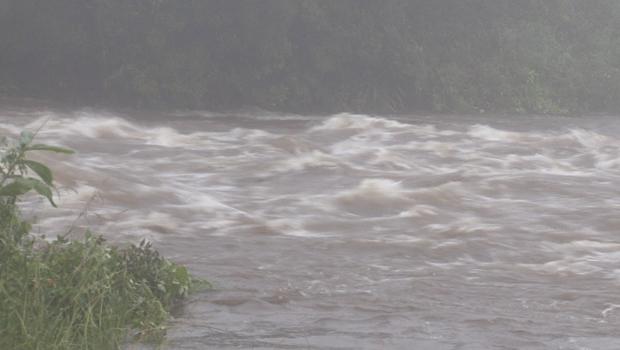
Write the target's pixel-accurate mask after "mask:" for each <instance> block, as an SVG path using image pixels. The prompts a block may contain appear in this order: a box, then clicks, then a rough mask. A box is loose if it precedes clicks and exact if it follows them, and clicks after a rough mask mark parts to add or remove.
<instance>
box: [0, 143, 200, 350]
mask: <svg viewBox="0 0 620 350" xmlns="http://www.w3.org/2000/svg"><path fill="white" fill-rule="evenodd" d="M34 136H35V134H34V133H30V132H23V133H22V134H21V136H20V140H19V141H15V142H12V143H9V142H8V141H7V140H6V139H3V140H2V145H1V147H2V148H1V153H0V154H1V158H0V176H1V179H0V315H1V317H0V349H7V350H8V349H16V350H17V349H20V350H21V349H24V350H30V349H37V350H39V349H41V350H44V349H45V350H47V349H63V350H64V349H97V350H100V349H118V348H120V347H121V346H122V344H123V343H125V342H126V341H127V340H128V337H129V336H130V335H134V336H135V337H137V339H139V340H140V341H153V340H155V341H157V340H161V339H162V338H163V336H164V335H165V330H166V320H167V319H168V318H169V313H168V310H169V309H170V308H171V307H172V305H173V304H174V302H175V301H177V300H179V299H182V298H184V297H186V296H187V295H188V293H189V291H190V288H191V287H192V285H203V286H207V287H210V285H209V284H208V282H205V281H200V280H196V279H194V278H192V277H191V276H190V275H189V273H188V271H187V269H186V268H185V267H183V266H180V265H178V264H175V263H173V262H170V261H169V260H167V259H165V258H164V257H163V256H161V254H160V253H159V252H157V251H156V250H154V249H153V248H152V246H151V244H150V243H147V242H145V241H144V240H143V241H142V242H141V243H140V244H139V245H131V246H130V247H128V248H124V249H121V248H119V247H115V246H108V245H106V244H105V240H104V239H103V238H102V237H100V236H99V237H97V236H95V235H93V234H92V233H91V232H90V231H87V232H86V234H85V237H84V239H83V240H81V241H78V240H75V239H71V240H70V239H67V238H65V237H60V236H59V237H58V238H57V239H56V240H55V241H53V242H51V243H48V242H47V241H45V240H44V239H42V240H37V239H36V238H35V237H33V236H32V235H30V233H29V232H30V229H31V225H30V224H29V223H28V222H26V221H24V220H23V219H22V218H21V215H20V212H19V208H18V206H17V202H18V201H19V197H20V196H22V195H24V194H26V193H28V192H30V191H33V190H34V191H36V192H37V193H39V194H40V195H42V196H44V197H45V198H47V199H48V201H49V202H50V204H51V205H53V206H56V204H55V203H54V201H53V198H52V189H53V188H54V187H53V177H52V173H51V171H50V169H49V168H48V167H47V166H45V165H44V164H41V163H39V162H34V161H31V160H28V159H26V153H27V152H29V151H52V152H60V153H73V151H71V150H68V149H64V148H60V147H54V146H47V145H31V143H32V141H33V139H34ZM29 172H33V173H35V174H36V175H37V177H30V176H28V174H29ZM43 238H45V237H43Z"/></svg>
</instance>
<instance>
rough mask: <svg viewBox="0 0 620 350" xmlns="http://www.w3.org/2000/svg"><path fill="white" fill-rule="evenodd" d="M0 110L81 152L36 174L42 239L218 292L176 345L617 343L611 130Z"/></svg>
mask: <svg viewBox="0 0 620 350" xmlns="http://www.w3.org/2000/svg"><path fill="white" fill-rule="evenodd" d="M3 113H4V115H3V116H0V130H2V132H3V133H6V134H16V133H18V132H19V130H21V129H22V128H29V129H36V128H38V127H39V126H40V125H42V124H45V126H44V127H43V129H41V131H40V132H39V135H38V136H37V137H38V138H39V139H40V141H41V142H43V143H47V142H50V143H54V144H60V145H63V146H66V147H70V148H73V149H75V150H77V151H78V154H77V155H75V156H70V157H69V156H55V158H53V159H46V161H47V162H51V164H52V165H53V170H54V172H55V173H56V176H57V179H58V183H59V185H60V197H61V198H60V200H59V201H58V203H59V206H60V207H61V209H60V210H51V209H44V212H43V214H42V215H40V216H39V218H38V226H37V227H38V229H39V230H40V231H41V232H42V233H46V234H47V235H48V236H50V237H53V236H54V234H52V233H63V232H66V231H68V230H71V229H73V230H75V231H79V229H80V228H82V229H83V228H85V227H87V226H89V227H93V226H95V227H94V229H95V230H96V231H98V232H101V233H103V234H104V235H106V236H107V237H108V239H111V240H116V241H127V240H130V241H131V240H139V239H141V238H144V237H147V238H149V239H150V240H153V241H155V242H156V244H159V245H160V246H162V247H163V249H164V250H165V251H167V252H168V254H170V255H172V256H177V257H178V258H180V259H184V260H186V262H187V263H189V264H190V265H192V266H193V267H194V268H196V269H197V270H198V271H200V273H204V274H205V275H206V276H205V277H213V278H215V279H216V280H220V281H221V282H222V283H223V284H225V285H227V286H228V287H230V290H227V291H224V292H221V294H218V295H217V296H216V297H215V299H216V300H215V301H213V300H209V301H198V304H197V305H198V306H196V308H195V314H194V315H190V316H188V317H187V318H186V319H185V321H186V322H188V323H189V324H190V325H191V326H189V327H188V329H189V331H188V332H189V333H188V334H189V335H188V336H187V337H189V338H191V337H199V338H200V337H202V336H205V337H206V335H205V334H207V333H208V334H209V336H210V337H213V336H215V335H214V334H217V335H218V336H219V337H222V338H221V339H222V340H221V342H222V343H221V344H220V345H222V346H220V347H219V348H225V346H224V345H223V344H224V343H226V340H225V339H226V336H225V335H223V334H220V333H218V331H215V330H211V331H205V328H204V327H200V326H199V325H200V323H201V322H205V321H204V320H207V319H208V320H209V321H208V322H213V325H214V327H215V328H216V329H217V327H219V326H221V327H222V328H229V327H230V328H229V329H236V331H233V332H236V333H235V335H230V336H229V338H228V340H230V337H233V338H234V337H235V336H240V335H250V336H252V337H255V338H257V339H261V341H267V342H268V343H269V342H275V341H282V342H283V343H286V344H289V345H290V346H291V348H295V347H294V346H296V345H295V344H297V343H295V341H292V340H290V339H301V338H304V337H305V339H307V340H308V342H309V343H311V344H312V343H313V342H314V344H315V345H313V346H315V347H313V348H321V349H323V348H324V349H328V348H329V349H333V348H339V349H340V348H343V349H344V348H347V346H349V347H348V348H368V349H385V348H398V347H399V346H404V345H411V344H423V345H424V346H426V348H429V349H448V348H450V349H452V348H458V344H490V343H492V344H495V345H497V346H504V347H508V348H532V349H549V348H576V347H571V346H573V345H574V344H581V345H580V346H593V347H594V348H597V349H604V348H611V347H607V346H608V345H609V344H610V343H611V341H610V340H609V339H608V338H607V337H611V338H613V339H616V338H615V337H616V335H615V334H616V331H615V329H616V328H617V323H618V322H620V321H619V320H620V318H619V317H617V315H618V312H617V311H614V310H613V308H612V309H610V308H609V307H610V306H609V305H616V304H617V303H618V300H617V291H616V289H617V283H619V282H620V280H619V279H618V271H620V270H619V269H618V267H617V261H618V252H617V251H618V247H619V246H620V238H619V237H620V236H619V235H618V228H619V227H620V221H619V219H618V213H617V210H618V208H619V207H620V200H619V198H620V186H618V185H619V183H620V173H619V172H618V170H619V168H620V161H619V160H618V159H620V158H619V156H620V139H619V138H618V136H619V135H620V130H619V128H618V126H616V124H617V123H616V119H615V118H614V117H606V116H597V117H589V118H563V117H531V118H523V117H521V118H520V119H514V118H513V119H502V118H501V117H483V116H480V117H476V116H471V117H455V116H433V117H432V118H430V117H425V116H409V117H408V116H399V117H390V118H388V117H380V116H365V115H352V114H339V115H334V116H327V117H302V116H288V117H287V116H281V115H272V116H270V115H268V114H267V115H261V116H260V118H256V119H253V118H251V116H248V115H241V116H235V115H228V116H223V115H211V114H205V113H203V114H197V115H196V114H194V115H192V116H191V117H189V116H186V115H183V116H180V115H176V116H168V117H167V118H162V117H161V116H159V117H157V118H149V117H148V115H147V116H145V115H144V114H140V115H121V114H115V113H112V112H104V111H94V110H80V111H72V112H62V113H61V112H57V111H53V110H49V111H41V110H32V111H31V112H30V113H21V114H20V115H19V117H16V115H15V113H17V112H11V111H4V112H3ZM88 203H90V204H88ZM35 205H36V206H39V208H40V207H41V206H42V204H39V203H34V202H33V203H26V207H28V206H30V207H32V206H35ZM87 206H88V207H87ZM86 208H87V209H88V210H86ZM39 210H40V209H39ZM37 211H38V210H37ZM82 212H84V215H82V216H80V217H79V219H78V216H79V214H80V213H82ZM49 230H52V231H54V232H52V233H50V232H48V231H49ZM43 231H45V232H43ZM605 310H607V311H605ZM214 312H217V313H219V314H221V315H225V316H222V317H221V318H220V320H214V319H213V318H212V317H211V316H209V315H210V314H211V313H214ZM216 318H217V317H216ZM197 319H198V320H197ZM241 319H249V321H248V323H246V324H245V326H235V327H232V325H233V324H235V323H236V322H239V321H240V320H241ZM201 320H202V321H201ZM260 320H264V322H266V323H261V322H263V321H260ZM526 320H531V321H532V323H531V324H529V323H528V322H529V321H526ZM291 324H299V325H300V326H299V327H301V328H296V329H292V328H291V327H290V325H291ZM541 327H542V328H543V329H544V331H543V330H541ZM267 330H273V332H271V331H267ZM276 330H279V332H281V333H282V334H281V335H280V336H278V335H277V334H275V333H277V332H276ZM205 332H206V333H205ZM261 332H262V333H261ZM274 332H275V333H274ZM493 332H499V333H500V334H504V335H505V337H503V338H502V339H500V338H497V337H492V336H491V335H490V334H491V333H493ZM344 335H346V336H344ZM339 336H343V337H344V338H340V339H341V340H339V341H336V340H335V339H337V338H338V337H339ZM270 337H272V338H270ZM358 337H365V339H370V342H369V343H361V342H360V341H357V340H355V339H356V338H358ZM189 338H187V339H189ZM523 338H528V339H530V340H531V342H530V343H528V344H529V345H528V344H525V345H524V343H522V339H523ZM180 339H181V340H180V343H179V344H178V347H179V348H183V347H184V346H186V345H183V344H184V343H183V340H182V339H183V336H181V337H180ZM274 339H276V340H274ZM287 339H289V340H290V342H289V340H287ZM343 339H344V340H343ZM380 339H384V340H385V339H391V342H390V341H387V340H385V341H381V340H380ZM549 339H555V340H549ZM616 340H617V339H616ZM287 342H288V343H287ZM189 343H190V342H189V340H188V341H187V343H186V344H189ZM329 343H331V344H332V347H328V346H327V345H326V344H329ZM269 344H272V345H273V344H275V343H269ZM364 344H365V345H364ZM188 346H189V345H188ZM300 346H301V345H300ZM463 346H464V345H463ZM574 346H577V345H574ZM230 348H233V347H230Z"/></svg>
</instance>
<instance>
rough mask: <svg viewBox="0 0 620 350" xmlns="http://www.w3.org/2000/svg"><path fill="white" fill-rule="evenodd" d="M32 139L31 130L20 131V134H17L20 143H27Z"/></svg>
mask: <svg viewBox="0 0 620 350" xmlns="http://www.w3.org/2000/svg"><path fill="white" fill-rule="evenodd" d="M33 139H34V133H33V132H32V131H22V132H21V134H19V142H21V143H22V145H28V144H29V143H30V142H32V140H33Z"/></svg>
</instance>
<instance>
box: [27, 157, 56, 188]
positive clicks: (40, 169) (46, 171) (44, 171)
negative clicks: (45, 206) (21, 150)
mask: <svg viewBox="0 0 620 350" xmlns="http://www.w3.org/2000/svg"><path fill="white" fill-rule="evenodd" d="M19 163H20V164H23V165H25V166H27V167H28V168H30V169H32V171H34V172H35V173H37V175H39V177H40V178H41V180H43V182H45V184H46V185H48V186H53V184H52V182H53V181H54V177H53V175H52V171H51V170H50V168H48V167H47V166H46V165H44V164H41V163H39V162H35V161H32V160H27V159H22V160H21V161H20V162H19Z"/></svg>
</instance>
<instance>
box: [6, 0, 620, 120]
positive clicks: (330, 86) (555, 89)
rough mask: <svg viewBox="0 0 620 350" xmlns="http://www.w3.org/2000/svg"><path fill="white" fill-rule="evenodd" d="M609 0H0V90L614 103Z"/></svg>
mask: <svg viewBox="0 0 620 350" xmlns="http://www.w3.org/2000/svg"><path fill="white" fill-rule="evenodd" d="M618 18H620V2H618V1H616V0H595V1H587V2H586V1H582V0H524V1H510V0H460V1H454V0H434V1H427V0H372V1H360V0H339V1H325V0H294V1H291V0H265V1H248V0H226V1H222V0H184V1H170V0H117V1H107V0H88V1H79V2H75V1H68V0H60V1H49V2H48V1H45V2H41V1H37V0H9V1H2V2H0V33H2V34H0V66H2V67H3V69H2V70H1V71H0V93H4V94H5V95H17V96H23V97H37V98H48V99H64V100H72V101H73V102H77V103H80V104H97V103H103V104H107V105H120V106H130V107H148V108H158V107H166V108H188V109H209V110H214V109H230V108H243V107H258V108H264V109H268V110H279V111H296V112H327V113H334V112H339V111H350V112H362V113H373V112H383V113H386V112H387V113H391V112H409V111H415V110H429V111H434V112H462V113H474V112H475V113H478V112H481V111H485V112H511V113H569V112H603V111H607V112H618V111H620V61H619V60H618V59H617V57H618V56H619V55H620V22H619V21H618V20H617V19H618Z"/></svg>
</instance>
